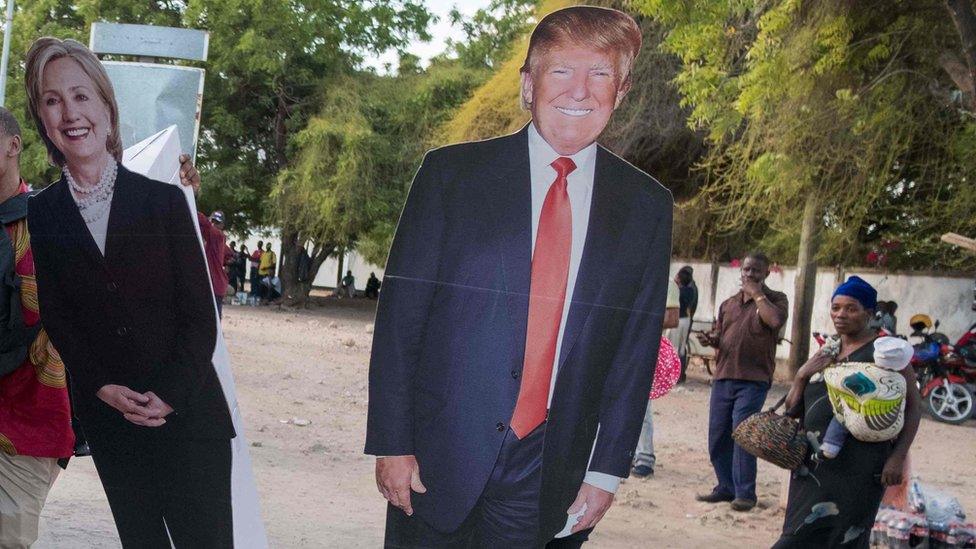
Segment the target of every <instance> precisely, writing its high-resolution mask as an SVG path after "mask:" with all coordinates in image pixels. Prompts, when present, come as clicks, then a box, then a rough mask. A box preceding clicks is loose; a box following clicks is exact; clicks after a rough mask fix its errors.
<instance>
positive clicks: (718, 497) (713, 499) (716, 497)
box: [695, 492, 735, 503]
mask: <svg viewBox="0 0 976 549" xmlns="http://www.w3.org/2000/svg"><path fill="white" fill-rule="evenodd" d="M695 499H696V500H698V501H704V502H705V503H719V502H722V501H732V500H734V499H735V496H732V495H729V494H722V493H719V492H712V493H711V494H698V495H697V496H695Z"/></svg>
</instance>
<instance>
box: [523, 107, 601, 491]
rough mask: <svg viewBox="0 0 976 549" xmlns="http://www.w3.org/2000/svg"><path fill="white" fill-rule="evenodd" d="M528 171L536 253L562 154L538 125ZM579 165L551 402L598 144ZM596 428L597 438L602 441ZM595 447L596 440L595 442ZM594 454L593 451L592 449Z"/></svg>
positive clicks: (597, 477) (580, 156)
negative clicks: (544, 209) (556, 164)
mask: <svg viewBox="0 0 976 549" xmlns="http://www.w3.org/2000/svg"><path fill="white" fill-rule="evenodd" d="M528 131H529V170H530V175H531V180H532V253H533V254H535V240H536V233H537V232H538V230H539V218H540V217H542V204H543V203H544V202H545V200H546V194H547V193H548V192H549V188H550V187H551V186H552V184H553V182H554V181H555V180H556V175H557V174H556V170H555V168H553V167H552V166H550V164H552V162H553V161H554V160H556V159H557V158H559V157H560V156H562V155H560V154H559V153H557V152H556V151H555V150H553V148H552V147H551V146H550V145H549V143H547V142H546V140H545V139H543V138H542V135H540V134H539V131H538V130H537V129H536V127H535V124H534V123H532V124H529V130H528ZM569 158H571V159H572V160H573V162H574V163H575V164H576V169H575V170H573V171H572V173H570V174H569V176H568V177H567V178H566V180H567V186H566V192H567V193H568V194H569V204H570V209H571V210H572V214H573V243H572V247H571V248H570V254H569V273H568V277H567V280H566V302H565V304H564V305H563V316H562V320H561V321H560V323H559V337H558V339H557V340H556V358H555V362H554V364H553V365H552V381H551V382H550V385H549V401H548V402H549V403H550V404H551V403H552V394H553V391H554V390H555V387H556V376H557V375H558V374H559V357H560V355H561V354H562V343H563V332H564V331H565V330H566V318H567V317H568V316H569V305H570V303H571V302H572V300H573V291H574V289H575V288H576V276H577V274H579V266H580V260H581V259H582V258H583V245H584V244H585V243H586V229H587V226H588V225H589V222H590V204H591V203H592V198H593V176H594V173H595V170H596V143H592V144H590V145H589V146H588V147H586V148H585V149H583V150H581V151H579V152H578V153H576V154H574V155H572V156H570V157H569ZM599 432H600V431H599V428H597V437H598V438H597V440H599ZM593 446H594V448H595V447H596V441H594V444H593ZM590 455H591V457H592V451H591V452H590ZM583 482H586V483H587V484H590V485H592V486H596V487H597V488H600V489H602V490H606V491H607V492H612V493H616V491H617V487H618V486H619V485H620V478H619V477H615V476H613V475H608V474H606V473H599V472H596V471H587V473H586V477H585V478H584V479H583Z"/></svg>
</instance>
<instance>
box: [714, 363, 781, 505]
mask: <svg viewBox="0 0 976 549" xmlns="http://www.w3.org/2000/svg"><path fill="white" fill-rule="evenodd" d="M767 391H769V383H766V382H762V381H745V380H740V379H720V380H717V381H715V382H714V383H712V396H711V402H710V403H709V408H708V454H709V457H710V458H711V460H712V467H714V468H715V476H716V477H717V478H718V485H717V486H716V487H715V490H714V491H715V492H716V493H719V494H722V495H727V496H734V497H736V498H739V499H746V500H749V501H756V457H755V456H753V455H752V454H750V453H749V452H746V451H745V450H743V449H742V447H741V446H739V445H738V444H736V443H735V442H733V440H732V431H733V430H734V429H735V428H736V426H738V425H739V423H740V422H741V421H742V420H744V419H745V418H747V417H749V416H751V415H752V414H754V413H756V412H758V411H760V410H762V406H763V403H764V402H765V401H766V393H767Z"/></svg>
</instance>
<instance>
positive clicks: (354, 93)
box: [273, 60, 482, 303]
mask: <svg viewBox="0 0 976 549" xmlns="http://www.w3.org/2000/svg"><path fill="white" fill-rule="evenodd" d="M401 65H402V63H401ZM415 67H416V66H415V65H411V69H410V70H409V71H407V72H405V73H404V74H400V75H396V76H377V75H375V74H371V73H366V72H361V73H357V74H353V75H349V76H347V77H344V78H341V79H337V80H335V81H334V82H332V83H330V85H329V88H328V89H327V90H326V93H325V98H326V99H325V102H324V104H323V106H322V107H321V110H320V112H319V114H318V115H316V116H315V117H313V118H312V119H311V120H310V121H309V123H308V125H307V126H306V128H305V129H303V130H302V131H300V132H298V134H297V135H296V138H295V147H296V151H297V152H296V154H295V160H294V162H292V164H291V165H290V166H289V167H288V168H287V169H286V170H284V171H283V172H282V173H281V175H280V177H279V178H278V179H277V181H276V184H275V187H274V192H273V196H274V199H275V206H276V210H275V211H276V214H277V215H276V223H277V224H278V225H279V226H280V227H281V229H282V234H283V235H287V240H283V244H282V246H283V249H284V248H286V247H287V248H288V249H291V250H294V253H292V254H290V255H289V256H287V257H286V258H285V263H284V265H283V268H282V274H281V276H282V285H283V287H284V293H285V295H287V296H289V297H290V298H292V299H293V300H294V302H295V303H300V302H303V301H304V300H305V299H306V298H307V296H308V292H309V290H310V289H311V281H312V280H314V279H315V275H316V274H317V272H318V269H319V267H320V266H321V265H322V263H323V262H324V261H325V259H326V258H327V257H328V256H329V255H332V254H336V253H339V254H341V252H343V251H345V250H349V249H352V248H356V249H358V251H359V252H360V254H361V255H362V256H363V257H364V258H365V259H366V260H367V261H369V262H372V263H377V264H383V263H384V262H385V260H386V253H387V250H388V249H389V244H390V240H391V238H392V234H393V230H394V228H395V224H396V220H397V217H398V215H399V211H400V208H401V207H402V205H403V200H404V198H405V196H406V190H407V189H408V187H409V185H410V181H411V179H412V175H413V173H414V171H415V170H416V168H417V162H418V159H419V158H420V157H421V156H422V154H423V151H424V149H425V148H426V147H427V146H428V144H429V141H428V134H429V133H430V132H431V131H432V129H434V128H436V127H438V126H439V125H440V124H441V123H442V122H443V121H444V119H445V118H446V116H448V114H449V113H451V112H453V109H454V108H455V107H457V105H459V104H460V103H461V102H463V101H464V100H465V99H466V98H467V97H468V95H469V94H470V91H471V90H472V89H474V87H475V86H477V85H478V84H479V83H480V82H481V81H482V73H481V72H479V71H475V70H472V69H469V68H466V67H463V66H461V65H460V64H459V63H457V62H456V61H446V60H441V61H439V62H436V63H434V64H432V66H431V67H430V68H429V69H427V70H426V71H422V72H416V68H415ZM302 250H305V251H306V252H307V253H309V256H310V269H309V273H308V277H307V278H306V279H304V280H302V281H299V280H297V272H298V271H297V270H298V262H299V260H298V258H299V257H300V254H301V253H302Z"/></svg>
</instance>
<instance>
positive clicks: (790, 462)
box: [732, 396, 810, 471]
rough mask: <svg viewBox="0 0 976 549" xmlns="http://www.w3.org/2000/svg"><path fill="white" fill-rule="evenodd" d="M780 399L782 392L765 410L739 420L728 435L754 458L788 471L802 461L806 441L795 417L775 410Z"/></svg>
mask: <svg viewBox="0 0 976 549" xmlns="http://www.w3.org/2000/svg"><path fill="white" fill-rule="evenodd" d="M784 402H786V397H785V396H784V397H783V398H781V399H780V401H779V402H777V403H776V404H775V405H774V406H773V407H772V408H770V409H768V410H766V411H765V412H758V413H755V414H753V415H751V416H749V417H747V418H746V419H744V420H742V422H741V423H739V426H738V427H736V428H735V431H734V432H733V433H732V438H733V439H734V440H735V442H736V444H738V445H739V446H741V447H742V448H743V449H745V451H747V452H749V453H750V454H752V455H754V456H756V457H757V458H760V459H764V460H766V461H768V462H770V463H772V464H774V465H778V466H780V467H782V468H783V469H788V470H790V471H792V470H794V469H796V468H797V467H799V466H800V465H802V464H803V460H804V459H806V457H807V454H808V452H809V444H810V443H809V442H807V438H806V435H805V433H804V431H803V429H802V428H801V427H800V423H799V422H798V421H797V420H795V419H793V418H790V417H786V416H784V415H781V414H778V413H776V410H777V409H778V408H779V407H780V406H782V405H783V403H784Z"/></svg>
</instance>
